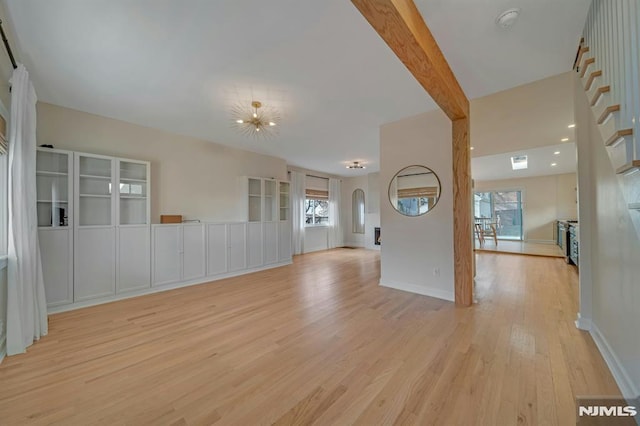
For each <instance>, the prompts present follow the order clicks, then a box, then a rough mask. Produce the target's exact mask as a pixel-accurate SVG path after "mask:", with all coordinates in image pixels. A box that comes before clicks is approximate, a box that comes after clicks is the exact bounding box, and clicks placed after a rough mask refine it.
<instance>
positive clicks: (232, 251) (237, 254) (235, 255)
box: [227, 223, 247, 272]
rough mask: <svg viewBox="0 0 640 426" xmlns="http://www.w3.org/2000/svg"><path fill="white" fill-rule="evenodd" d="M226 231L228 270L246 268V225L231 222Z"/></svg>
mask: <svg viewBox="0 0 640 426" xmlns="http://www.w3.org/2000/svg"><path fill="white" fill-rule="evenodd" d="M227 231H228V234H229V235H228V237H227V244H228V253H229V272H233V271H240V270H242V269H246V267H247V266H246V265H247V262H246V256H247V250H246V247H247V242H246V241H247V240H246V225H245V224H244V223H231V224H229V225H228V227H227Z"/></svg>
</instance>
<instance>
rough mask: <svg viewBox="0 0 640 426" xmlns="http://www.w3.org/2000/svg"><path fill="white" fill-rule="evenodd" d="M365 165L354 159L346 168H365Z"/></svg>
mask: <svg viewBox="0 0 640 426" xmlns="http://www.w3.org/2000/svg"><path fill="white" fill-rule="evenodd" d="M366 168H367V167H366V166H364V165H363V164H361V163H360V162H359V161H354V162H353V163H351V164H349V165H347V169H366Z"/></svg>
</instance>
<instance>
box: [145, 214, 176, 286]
mask: <svg viewBox="0 0 640 426" xmlns="http://www.w3.org/2000/svg"><path fill="white" fill-rule="evenodd" d="M151 229H152V230H153V262H152V266H153V284H152V285H153V286H159V285H165V284H170V283H175V282H178V281H180V278H181V277H182V255H181V253H180V252H181V251H182V232H181V231H182V225H162V226H155V225H154V226H152V227H151Z"/></svg>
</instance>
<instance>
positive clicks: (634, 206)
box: [629, 203, 640, 210]
mask: <svg viewBox="0 0 640 426" xmlns="http://www.w3.org/2000/svg"><path fill="white" fill-rule="evenodd" d="M629 210H640V203H629Z"/></svg>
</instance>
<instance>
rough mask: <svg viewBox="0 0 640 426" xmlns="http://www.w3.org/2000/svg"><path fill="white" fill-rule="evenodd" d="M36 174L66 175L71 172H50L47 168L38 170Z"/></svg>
mask: <svg viewBox="0 0 640 426" xmlns="http://www.w3.org/2000/svg"><path fill="white" fill-rule="evenodd" d="M36 176H51V177H66V176H69V174H68V173H63V172H49V171H46V170H37V171H36Z"/></svg>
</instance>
